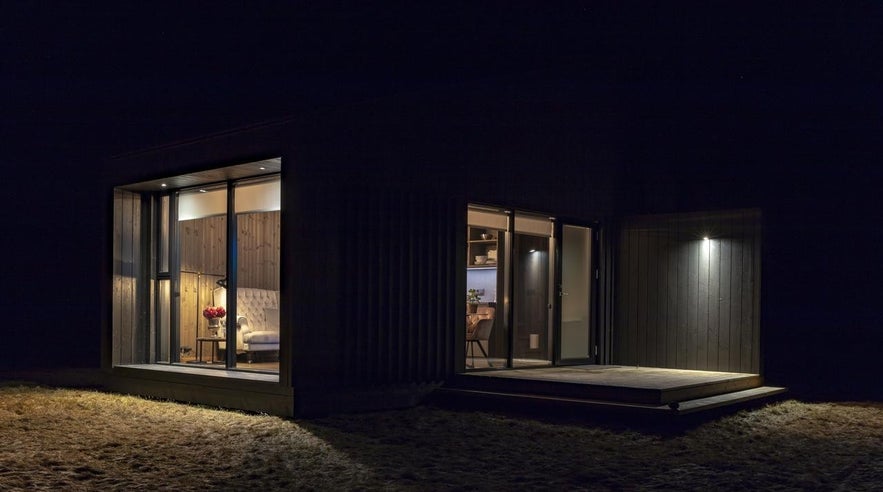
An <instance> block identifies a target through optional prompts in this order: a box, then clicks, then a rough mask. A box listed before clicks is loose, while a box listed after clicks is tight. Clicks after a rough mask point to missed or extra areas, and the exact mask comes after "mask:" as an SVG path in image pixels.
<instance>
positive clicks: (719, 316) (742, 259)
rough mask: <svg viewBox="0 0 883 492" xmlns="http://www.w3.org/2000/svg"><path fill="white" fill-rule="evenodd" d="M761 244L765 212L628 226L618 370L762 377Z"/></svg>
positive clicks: (616, 337) (619, 285)
mask: <svg viewBox="0 0 883 492" xmlns="http://www.w3.org/2000/svg"><path fill="white" fill-rule="evenodd" d="M704 235H708V236H709V238H710V240H709V241H704V240H703V236H704ZM760 236H761V227H760V212H759V211H757V210H739V211H729V212H713V213H702V214H680V215H666V216H642V217H630V218H627V219H626V220H624V221H623V222H622V224H621V227H620V231H619V245H618V246H619V247H618V258H617V260H616V274H615V275H616V281H615V293H616V303H615V313H614V315H615V319H614V327H613V335H612V338H613V347H612V354H613V357H612V362H613V363H616V364H628V365H641V366H653V367H672V368H681V369H701V370H713V371H733V372H750V373H758V372H760V352H759V349H760V347H759V344H760V313H759V306H760V244H761V243H760V241H761V237H760Z"/></svg>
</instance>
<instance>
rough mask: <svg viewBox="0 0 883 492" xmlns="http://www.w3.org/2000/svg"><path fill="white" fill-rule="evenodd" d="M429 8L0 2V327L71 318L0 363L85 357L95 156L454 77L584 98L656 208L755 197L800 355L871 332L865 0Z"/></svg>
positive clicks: (870, 29)
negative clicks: (606, 119) (608, 118)
mask: <svg viewBox="0 0 883 492" xmlns="http://www.w3.org/2000/svg"><path fill="white" fill-rule="evenodd" d="M181 3H183V4H184V6H181V5H180V4H181ZM439 3H441V4H442V5H436V6H433V7H428V6H426V5H413V3H412V2H377V3H365V2H358V3H357V2H353V3H352V4H342V3H338V2H311V3H305V2H158V3H156V2H150V3H144V4H135V2H114V3H106V4H104V3H92V2H78V3H75V2H60V1H59V2H32V1H14V0H13V1H4V2H3V3H2V4H0V36H2V40H0V49H2V57H0V115H2V119H0V142H2V145H3V152H0V169H2V170H3V183H4V185H5V186H4V188H5V193H4V194H3V196H4V201H3V227H4V230H5V231H6V234H5V237H4V238H3V244H4V248H3V249H4V252H5V254H4V257H5V258H6V261H5V265H4V268H3V279H2V285H3V287H2V289H3V295H2V298H0V305H2V306H3V312H4V316H5V317H7V318H9V317H11V321H12V323H8V322H7V323H4V324H5V325H6V326H5V328H4V331H8V330H9V329H10V327H11V329H13V330H15V331H16V332H20V336H21V337H22V340H24V346H27V343H28V342H33V341H36V340H40V339H43V338H45V337H47V336H48V335H49V334H51V333H57V328H55V326H56V325H57V323H59V321H58V320H59V319H70V318H74V319H76V320H77V321H76V322H74V323H71V322H68V321H63V323H64V324H65V326H70V329H69V330H64V331H63V332H62V333H61V334H60V335H54V336H55V340H56V341H57V343H55V344H54V346H53V348H50V349H48V350H45V351H40V352H39V353H35V352H34V351H28V350H26V349H25V350H13V351H12V352H13V353H10V354H9V355H8V356H7V357H4V358H3V363H4V365H7V366H11V367H21V366H29V365H30V366H33V365H40V364H45V363H48V364H54V363H58V364H71V365H90V364H96V363H97V361H98V344H97V342H96V340H97V336H98V331H97V326H98V324H99V321H100V317H101V315H102V313H103V311H102V309H103V308H102V306H101V304H100V299H99V288H98V287H97V285H98V284H100V282H102V281H104V279H101V278H100V274H99V273H98V272H99V270H100V266H101V262H103V261H105V260H104V258H103V253H102V252H101V248H106V247H107V245H106V244H104V240H103V237H104V235H105V234H106V232H107V231H103V230H101V228H102V226H101V224H100V223H99V222H97V221H93V220H90V217H96V216H100V215H101V214H105V213H106V209H107V200H108V199H109V191H108V190H109V187H110V186H112V185H113V184H118V183H109V182H107V181H108V178H106V177H105V176H104V174H105V173H104V170H105V162H106V161H107V159H108V158H109V157H111V156H113V155H116V154H118V153H121V152H127V151H132V150H137V149H142V148H146V147H150V146H153V145H158V144H162V143H168V142H171V141H178V140H183V139H187V138H192V137H196V136H200V135H204V134H207V133H211V132H216V131H220V130H227V129H230V128H235V127H240V126H245V125H247V124H250V123H255V122H260V121H266V120H269V119H273V118H279V117H283V116H286V115H291V114H296V113H298V112H300V111H304V110H310V109H317V108H326V107H331V106H334V105H336V104H346V103H350V102H357V101H362V100H366V99H371V98H378V97H384V96H390V95H394V94H402V93H407V92H414V91H426V92H429V93H431V92H433V91H441V90H445V91H450V90H452V88H453V90H457V88H459V87H466V88H470V90H471V89H474V88H478V89H480V90H485V91H488V90H489V91H492V92H493V91H495V90H497V89H499V90H500V91H501V92H503V91H506V92H508V93H515V94H519V91H524V97H525V98H531V99H536V98H540V97H548V98H549V99H550V100H551V101H552V102H553V103H554V104H567V102H568V99H569V98H581V97H589V96H590V95H592V94H594V95H595V96H598V95H602V96H603V97H597V98H598V99H600V100H603V101H604V104H605V105H606V107H605V108H603V109H604V111H605V112H607V113H610V114H615V115H617V118H616V121H615V123H612V124H613V125H615V128H616V132H617V133H618V134H619V138H621V142H622V144H621V145H622V154H621V157H622V159H623V162H624V165H626V166H628V168H629V173H630V174H631V175H632V176H634V179H635V180H637V181H638V182H642V183H647V184H648V186H651V185H652V183H654V182H657V181H659V180H660V179H669V180H674V181H676V182H677V183H678V184H679V186H680V189H681V190H682V191H683V192H682V193H681V195H682V196H681V198H679V201H678V203H675V204H673V205H672V206H673V207H675V208H676V209H678V210H690V209H692V208H693V207H694V206H695V207H701V206H704V205H707V204H709V203H714V204H717V205H718V206H721V207H729V206H755V205H761V206H763V207H764V209H765V212H768V213H769V217H770V218H771V220H772V221H773V223H774V224H778V225H780V227H779V228H777V229H775V230H773V231H772V232H771V233H770V235H769V238H770V240H771V242H772V244H773V249H772V251H768V253H769V254H770V256H769V261H767V263H765V264H764V267H763V268H764V282H765V283H764V289H765V296H768V297H765V299H766V301H765V302H768V303H772V304H769V305H772V306H777V307H776V308H774V310H773V312H771V313H766V316H768V317H767V318H765V322H767V324H774V323H783V322H786V321H787V322H788V323H790V324H791V325H792V326H793V325H798V326H799V325H801V324H806V325H807V326H809V325H812V326H816V327H818V326H827V327H828V328H824V329H822V328H820V329H818V330H816V331H815V332H814V334H812V335H811V338H812V339H813V341H812V342H811V343H810V342H805V343H807V344H808V347H807V348H806V351H807V353H808V354H810V355H811V356H813V357H815V356H819V357H822V356H824V357H827V356H832V354H831V353H830V352H831V351H830V350H828V349H825V348H824V347H825V346H827V345H828V344H829V343H830V342H831V341H832V339H834V341H835V342H836V343H835V344H834V347H836V351H838V352H840V353H839V354H836V355H834V357H835V360H838V361H847V360H853V359H855V357H853V356H852V355H850V351H852V350H861V349H860V348H859V349H856V347H866V346H868V345H870V344H871V343H878V346H881V345H879V342H880V341H881V339H880V336H881V335H880V332H881V331H883V327H881V315H880V308H879V307H878V306H879V305H880V299H881V294H883V292H881V288H880V285H881V282H880V281H879V278H880V274H883V271H881V267H880V261H879V260H880V253H879V251H880V247H881V246H883V244H881V243H883V241H881V226H880V215H879V213H878V212H877V208H879V205H878V202H879V199H878V195H879V189H880V185H881V184H883V180H881V176H883V171H881V170H880V166H879V156H880V155H881V152H880V151H881V150H883V145H881V130H883V128H881V109H883V85H881V84H883V73H881V71H883V40H881V33H883V7H881V6H880V5H879V4H876V5H875V4H874V3H872V2H866V3H857V2H843V3H835V2H826V3H822V2H819V3H809V4H804V5H799V6H798V7H794V8H789V7H786V6H784V5H766V3H767V2H761V3H757V4H754V3H746V2H730V3H728V4H722V3H718V2H713V3H712V4H711V5H709V4H708V3H705V2H703V3H698V2H697V3H695V4H692V3H689V2H688V3H677V4H674V5H666V4H663V3H659V4H657V3H652V2H635V3H627V4H623V3H621V2H615V3H614V2H611V3H609V4H608V3H597V2H566V3H554V2H553V3H549V2H533V3H526V2H499V3H496V2H495V3H483V4H482V5H481V6H475V5H473V3H474V2H439ZM544 88H548V89H549V91H548V93H544V92H543V91H544ZM342 172H345V170H342ZM35 238H36V240H35ZM810 286H811V287H810ZM766 289H770V290H766ZM46 291H51V292H53V293H55V295H54V296H53V298H54V301H53V302H52V303H51V304H49V305H45V304H38V302H42V300H43V299H45V295H43V293H45V292H46ZM770 292H772V293H773V294H770ZM769 296H771V297H769ZM10 313H12V314H10ZM795 320H797V321H795ZM783 336H784V335H783ZM70 347H75V350H70ZM7 350H9V348H7ZM864 350H866V351H865V352H861V354H860V355H861V356H862V357H864V356H868V357H870V356H871V352H870V351H867V349H864ZM72 352H73V354H72ZM860 358H861V357H860ZM48 361H52V362H48ZM865 367H866V366H861V367H860V369H864V368H865ZM855 370H856V371H858V370H859V369H855Z"/></svg>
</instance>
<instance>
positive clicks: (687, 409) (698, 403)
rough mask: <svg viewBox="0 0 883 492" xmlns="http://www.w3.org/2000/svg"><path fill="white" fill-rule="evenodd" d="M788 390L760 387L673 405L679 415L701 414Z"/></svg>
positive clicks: (775, 387) (776, 387)
mask: <svg viewBox="0 0 883 492" xmlns="http://www.w3.org/2000/svg"><path fill="white" fill-rule="evenodd" d="M786 391H787V388H781V387H778V386H759V387H757V388H751V389H747V390H742V391H734V392H732V393H724V394H722V395H715V396H709V397H706V398H697V399H695V400H687V401H682V402H678V403H677V405H671V406H672V407H675V406H676V408H673V410H674V411H676V412H677V413H678V414H687V413H694V412H700V411H703V410H711V409H712V408H719V407H723V406H727V405H735V404H737V403H742V402H746V401H751V400H759V399H763V398H769V397H772V396H776V395H779V394H782V393H784V392H786Z"/></svg>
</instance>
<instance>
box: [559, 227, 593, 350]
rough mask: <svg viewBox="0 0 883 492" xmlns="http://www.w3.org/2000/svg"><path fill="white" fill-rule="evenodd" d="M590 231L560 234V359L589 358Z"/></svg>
mask: <svg viewBox="0 0 883 492" xmlns="http://www.w3.org/2000/svg"><path fill="white" fill-rule="evenodd" d="M591 288H592V229H590V228H588V227H578V226H571V225H564V226H563V227H562V231H561V359H587V358H589V357H590V355H591V350H590V342H591V339H590V334H591V322H590V320H591V298H592V292H591Z"/></svg>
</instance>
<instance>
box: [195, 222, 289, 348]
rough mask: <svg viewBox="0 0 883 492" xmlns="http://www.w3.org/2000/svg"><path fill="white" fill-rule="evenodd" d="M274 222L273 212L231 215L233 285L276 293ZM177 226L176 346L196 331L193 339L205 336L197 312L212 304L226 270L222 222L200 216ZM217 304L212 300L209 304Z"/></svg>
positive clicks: (276, 230)
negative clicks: (235, 255) (235, 237)
mask: <svg viewBox="0 0 883 492" xmlns="http://www.w3.org/2000/svg"><path fill="white" fill-rule="evenodd" d="M280 220H281V213H280V212H279V211H274V212H255V213H247V214H239V215H238V216H237V230H238V231H239V234H238V248H237V251H238V259H239V263H238V264H239V271H238V277H239V285H238V286H239V287H253V288H258V289H269V290H279V255H280V252H281V241H280V225H281V223H280ZM178 225H179V228H180V246H181V247H180V255H181V270H182V273H181V345H182V346H190V347H194V344H195V343H196V336H197V330H198V334H199V336H207V335H208V321H207V320H206V319H205V318H203V317H202V309H203V308H204V307H206V306H209V305H212V292H213V291H214V290H215V289H216V288H217V285H216V284H215V281H217V280H219V279H221V278H224V276H225V274H226V271H227V218H226V216H215V217H204V218H200V219H193V220H185V221H181V222H179V224H178ZM185 272H198V273H185ZM221 302H222V301H221V300H220V299H215V300H214V305H218V304H221ZM194 349H195V347H194Z"/></svg>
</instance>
